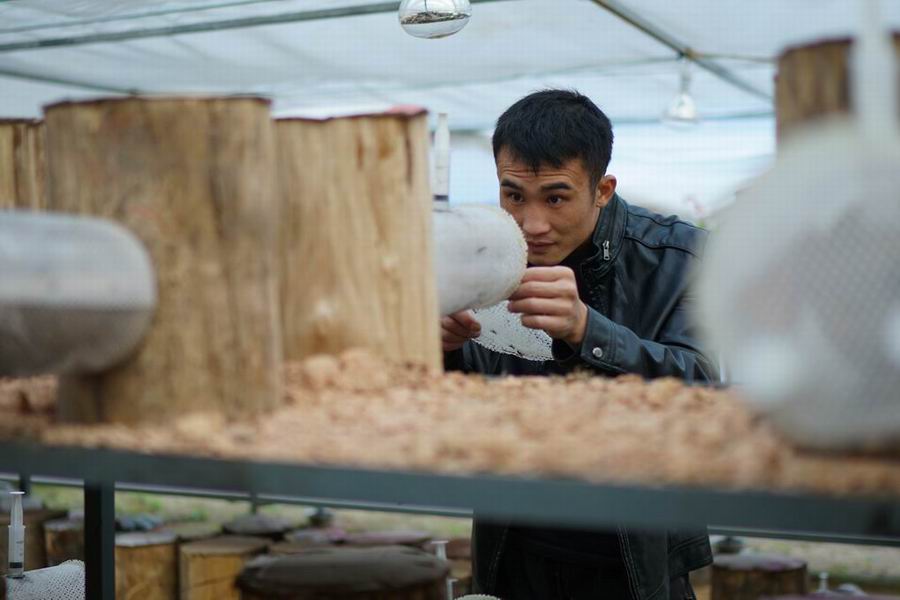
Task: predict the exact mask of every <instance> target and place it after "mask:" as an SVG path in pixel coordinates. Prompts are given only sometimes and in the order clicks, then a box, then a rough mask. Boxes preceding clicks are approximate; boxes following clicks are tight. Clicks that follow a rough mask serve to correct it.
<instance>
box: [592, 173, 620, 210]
mask: <svg viewBox="0 0 900 600" xmlns="http://www.w3.org/2000/svg"><path fill="white" fill-rule="evenodd" d="M615 193H616V176H615V175H604V176H603V177H601V178H600V183H598V184H597V189H596V191H595V192H594V205H595V206H597V207H598V208H603V207H604V206H606V205H607V203H608V202H609V201H610V199H612V197H613V194H615Z"/></svg>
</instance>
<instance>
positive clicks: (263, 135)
mask: <svg viewBox="0 0 900 600" xmlns="http://www.w3.org/2000/svg"><path fill="white" fill-rule="evenodd" d="M46 123H47V158H48V165H49V169H48V171H49V173H50V179H51V180H52V181H53V185H52V189H51V204H52V205H53V206H54V208H56V209H59V210H64V211H69V212H74V213H81V214H89V215H97V216H103V217H107V218H110V219H112V220H115V221H118V222H120V223H122V224H124V225H125V226H127V227H128V228H130V229H131V230H132V231H133V232H134V233H135V234H137V236H138V238H140V240H141V241H142V242H143V243H144V244H145V246H146V247H147V249H148V251H149V253H150V256H151V258H152V260H153V263H154V267H155V269H156V274H157V279H158V287H159V303H158V308H157V312H156V315H155V318H154V323H153V325H152V327H151V330H150V331H149V333H148V334H147V336H146V338H145V339H144V342H143V344H142V345H141V347H140V348H139V350H138V351H137V353H136V354H135V355H134V356H133V357H132V358H130V359H128V360H127V361H126V362H125V363H124V364H122V365H121V366H119V367H115V368H113V369H112V370H110V371H107V372H104V373H102V374H99V375H93V376H77V377H65V378H63V380H62V381H61V382H60V398H59V400H60V407H59V412H60V415H61V417H62V418H63V419H64V420H69V421H77V422H93V421H103V422H122V423H138V422H146V421H165V420H171V419H173V418H175V417H177V416H178V415H182V414H184V413H185V412H189V411H201V410H213V411H217V412H220V413H222V414H226V415H228V416H232V417H237V416H247V415H253V414H258V413H260V412H263V411H266V410H268V409H270V408H272V407H273V406H275V404H276V402H277V401H278V398H279V395H280V391H279V389H280V379H281V373H280V370H281V339H280V331H279V329H278V321H279V317H278V301H277V294H276V274H275V262H274V249H275V246H274V238H275V235H274V233H275V223H276V219H277V214H276V211H277V208H278V198H277V195H276V190H277V184H276V181H275V177H276V175H275V160H274V153H275V144H274V137H273V131H272V129H273V128H272V124H271V121H270V118H269V106H268V103H267V102H266V101H263V100H261V99H256V98H228V99H198V98H192V99H177V98H176V99H144V98H127V99H113V100H98V101H90V102H74V103H72V102H67V103H61V104H56V105H53V106H50V107H48V108H47V109H46Z"/></svg>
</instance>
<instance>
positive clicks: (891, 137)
mask: <svg viewBox="0 0 900 600" xmlns="http://www.w3.org/2000/svg"><path fill="white" fill-rule="evenodd" d="M873 22H877V21H876V20H874V19H873V18H872V17H871V15H870V18H869V23H873ZM874 29H875V25H871V26H870V27H869V32H870V33H868V34H867V35H866V36H864V38H863V40H862V44H861V45H860V42H859V41H857V42H856V43H855V44H854V47H855V51H856V53H857V54H856V59H857V61H858V62H857V63H856V66H855V71H854V73H855V75H856V78H857V79H856V81H855V87H854V94H853V96H854V106H855V107H857V110H858V111H859V114H858V115H857V117H856V118H855V119H852V120H844V121H840V122H833V123H831V124H828V125H826V126H820V127H818V128H817V129H815V130H812V131H810V132H806V133H805V134H804V133H802V132H798V133H795V134H794V136H793V139H790V140H786V141H785V144H784V147H783V151H782V152H781V153H780V155H779V157H778V160H777V163H776V165H775V167H774V168H773V169H772V170H771V171H770V172H769V173H767V174H766V175H764V176H763V177H762V178H761V179H759V180H758V181H757V182H755V183H754V184H753V186H752V187H751V188H749V189H748V190H747V191H746V192H745V193H743V194H741V195H740V197H739V199H738V202H737V203H736V204H735V205H734V207H733V208H732V209H730V210H729V213H728V215H727V219H726V221H725V223H724V224H723V226H722V228H721V229H720V231H719V232H717V233H716V234H715V235H714V236H713V237H712V239H711V242H710V245H709V248H708V250H707V255H706V260H705V266H704V268H703V272H702V275H701V282H700V294H699V295H700V305H701V309H702V314H701V315H700V321H701V322H702V323H704V325H705V326H706V327H708V330H709V333H710V335H711V341H712V343H713V344H714V345H715V346H716V347H717V348H718V349H719V350H720V351H721V352H722V354H723V356H724V358H725V362H726V364H727V365H728V367H729V368H730V371H731V372H732V375H733V379H734V382H735V383H736V384H739V385H740V386H741V387H742V389H743V390H744V392H745V395H746V397H747V398H748V401H749V402H750V404H751V405H752V406H753V407H754V408H755V409H756V410H757V411H759V412H761V413H763V414H766V415H768V416H769V417H770V418H771V420H772V421H773V422H774V423H775V424H776V425H777V426H778V427H779V428H780V429H781V430H782V432H784V433H785V434H787V435H788V436H790V437H791V438H793V439H794V440H795V441H796V442H798V443H800V444H802V445H806V446H812V447H820V448H851V447H872V446H894V445H896V444H897V442H900V392H898V390H900V135H898V128H897V123H896V118H895V117H894V114H895V113H894V111H895V108H894V107H895V106H896V104H895V102H894V91H893V86H891V85H878V81H879V80H881V81H895V78H896V72H895V71H894V69H893V65H892V64H891V63H892V62H893V61H892V58H891V52H890V50H889V49H888V46H887V40H886V36H884V35H881V34H880V33H879V32H877V31H876V32H875V33H872V30H874ZM865 81H869V82H870V83H872V85H868V84H866V83H865ZM873 95H874V96H873Z"/></svg>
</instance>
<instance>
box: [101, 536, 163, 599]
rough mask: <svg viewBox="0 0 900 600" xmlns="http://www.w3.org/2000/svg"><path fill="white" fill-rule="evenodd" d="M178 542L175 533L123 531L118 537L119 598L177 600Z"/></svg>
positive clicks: (117, 578) (117, 581)
mask: <svg viewBox="0 0 900 600" xmlns="http://www.w3.org/2000/svg"><path fill="white" fill-rule="evenodd" d="M177 595H178V544H177V541H176V537H175V534H174V533H165V532H158V533H120V534H119V535H117V536H116V598H117V599H120V600H175V598H177Z"/></svg>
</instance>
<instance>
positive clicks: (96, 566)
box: [84, 482, 116, 600]
mask: <svg viewBox="0 0 900 600" xmlns="http://www.w3.org/2000/svg"><path fill="white" fill-rule="evenodd" d="M84 566H85V598H91V599H92V600H115V597H116V508H115V487H114V485H113V483H112V482H103V483H90V482H88V483H85V486H84Z"/></svg>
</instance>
